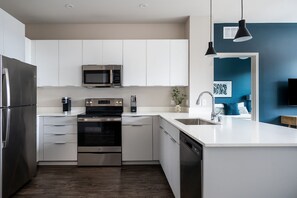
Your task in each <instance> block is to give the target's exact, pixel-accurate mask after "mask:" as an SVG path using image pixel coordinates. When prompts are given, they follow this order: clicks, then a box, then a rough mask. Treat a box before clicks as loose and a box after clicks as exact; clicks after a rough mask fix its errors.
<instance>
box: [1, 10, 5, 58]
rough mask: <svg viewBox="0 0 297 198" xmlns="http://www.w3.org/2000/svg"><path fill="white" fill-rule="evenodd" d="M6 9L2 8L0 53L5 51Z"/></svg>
mask: <svg viewBox="0 0 297 198" xmlns="http://www.w3.org/2000/svg"><path fill="white" fill-rule="evenodd" d="M3 37H4V11H3V10H2V9H1V8H0V54H3V52H4V49H3V48H4V40H3V39H4V38H3Z"/></svg>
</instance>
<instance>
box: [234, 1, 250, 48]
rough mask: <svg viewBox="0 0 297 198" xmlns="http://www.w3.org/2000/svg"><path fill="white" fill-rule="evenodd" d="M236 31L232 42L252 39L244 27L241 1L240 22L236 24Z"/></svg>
mask: <svg viewBox="0 0 297 198" xmlns="http://www.w3.org/2000/svg"><path fill="white" fill-rule="evenodd" d="M238 27H239V28H238V31H237V33H236V35H235V37H234V39H233V42H244V41H248V40H251V39H252V38H253V37H252V35H251V33H250V32H249V30H248V29H247V27H246V24H245V20H244V19H243V0H241V20H240V21H239V22H238Z"/></svg>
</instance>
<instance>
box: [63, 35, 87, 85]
mask: <svg viewBox="0 0 297 198" xmlns="http://www.w3.org/2000/svg"><path fill="white" fill-rule="evenodd" d="M81 71H82V41H81V40H61V41H59V86H81V84H82V72H81Z"/></svg>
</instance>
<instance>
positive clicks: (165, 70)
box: [147, 40, 170, 86]
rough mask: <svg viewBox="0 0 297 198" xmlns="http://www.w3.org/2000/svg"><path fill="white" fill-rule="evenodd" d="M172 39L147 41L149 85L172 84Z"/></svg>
mask: <svg viewBox="0 0 297 198" xmlns="http://www.w3.org/2000/svg"><path fill="white" fill-rule="evenodd" d="M169 72H170V40H148V41H147V85H148V86H169V85H170V75H169Z"/></svg>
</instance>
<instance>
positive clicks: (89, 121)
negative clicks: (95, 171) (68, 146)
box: [77, 98, 123, 166]
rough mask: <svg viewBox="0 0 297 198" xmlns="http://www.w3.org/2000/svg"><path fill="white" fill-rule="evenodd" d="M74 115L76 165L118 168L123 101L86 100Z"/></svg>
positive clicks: (114, 99)
mask: <svg viewBox="0 0 297 198" xmlns="http://www.w3.org/2000/svg"><path fill="white" fill-rule="evenodd" d="M85 106H86V113H85V114H80V115H78V116H77V127H78V136H77V138H78V148H77V151H78V155H77V164H78V166H121V164H122V113H123V99H122V98H89V99H86V100H85Z"/></svg>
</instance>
